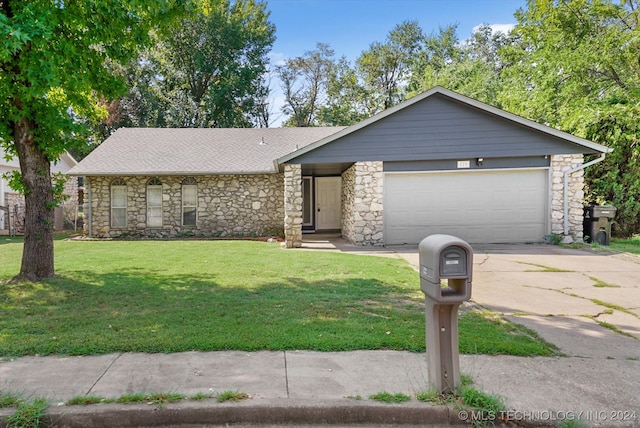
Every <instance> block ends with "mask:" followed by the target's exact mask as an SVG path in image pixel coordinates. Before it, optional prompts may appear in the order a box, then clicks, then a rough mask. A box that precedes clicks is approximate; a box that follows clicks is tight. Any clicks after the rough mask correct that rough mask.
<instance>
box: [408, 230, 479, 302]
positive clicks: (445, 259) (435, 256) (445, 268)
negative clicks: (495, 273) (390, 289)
mask: <svg viewBox="0 0 640 428" xmlns="http://www.w3.org/2000/svg"><path fill="white" fill-rule="evenodd" d="M419 253H420V288H421V289H422V292H423V293H425V294H426V295H427V296H428V297H431V298H432V299H434V300H436V301H438V302H446V303H455V302H458V303H461V302H464V301H465V300H469V299H470V298H471V273H472V269H473V249H472V248H471V246H470V245H469V244H467V243H466V242H465V241H463V240H462V239H460V238H456V237H455V236H451V235H430V236H428V237H426V238H425V239H423V240H422V241H421V242H420V246H419ZM445 281H446V283H445Z"/></svg>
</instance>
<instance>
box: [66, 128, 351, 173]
mask: <svg viewBox="0 0 640 428" xmlns="http://www.w3.org/2000/svg"><path fill="white" fill-rule="evenodd" d="M342 129H344V127H318V128H206V129H205V128H198V129H192V128H179V129H176V128H121V129H119V130H117V131H116V132H115V133H114V134H113V135H112V136H110V137H109V138H107V139H106V140H105V141H104V142H103V143H102V144H101V145H100V146H98V147H97V148H96V149H95V150H94V151H93V152H91V153H90V154H89V155H88V156H87V157H86V158H84V159H83V160H82V161H80V162H79V163H78V165H76V166H75V167H74V168H72V169H71V171H69V174H71V175H202V174H261V173H275V172H276V170H275V166H274V160H276V159H278V158H279V157H282V156H285V155H287V154H289V153H291V152H294V151H296V150H298V149H300V148H302V147H304V146H306V145H308V144H311V143H313V142H315V141H318V140H321V139H323V138H325V137H327V136H329V135H331V134H334V133H336V132H339V131H341V130H342ZM263 141H264V144H262V142H263Z"/></svg>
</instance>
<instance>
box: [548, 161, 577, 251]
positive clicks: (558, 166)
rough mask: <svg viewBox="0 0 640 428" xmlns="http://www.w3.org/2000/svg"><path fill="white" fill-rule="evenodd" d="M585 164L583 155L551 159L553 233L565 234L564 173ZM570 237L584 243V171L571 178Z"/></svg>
mask: <svg viewBox="0 0 640 428" xmlns="http://www.w3.org/2000/svg"><path fill="white" fill-rule="evenodd" d="M582 163H583V156H582V155H553V156H552V157H551V232H552V233H557V234H558V235H562V234H563V233H564V173H565V171H569V170H570V169H573V168H575V167H577V166H578V165H580V164H582ZM568 184H569V186H568V187H569V188H568V189H567V190H568V192H567V197H568V198H569V218H568V220H569V236H571V238H572V239H574V240H576V241H578V242H582V239H583V233H582V221H583V210H582V207H583V204H584V170H579V171H576V172H574V173H573V174H571V175H570V176H569V183H568Z"/></svg>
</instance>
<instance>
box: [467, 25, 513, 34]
mask: <svg viewBox="0 0 640 428" xmlns="http://www.w3.org/2000/svg"><path fill="white" fill-rule="evenodd" d="M515 26H516V24H489V27H491V30H493V32H494V33H504V34H509V31H511V30H513V27H515ZM480 27H481V26H480V25H476V26H475V27H473V32H474V33H475V32H476V31H478V29H479V28H480Z"/></svg>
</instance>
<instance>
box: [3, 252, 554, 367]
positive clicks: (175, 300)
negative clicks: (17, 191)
mask: <svg viewBox="0 0 640 428" xmlns="http://www.w3.org/2000/svg"><path fill="white" fill-rule="evenodd" d="M4 242H8V243H4ZM0 243H2V245H0V259H1V260H2V263H0V280H2V279H8V278H10V277H11V275H12V272H14V271H15V269H17V266H19V264H20V248H21V243H20V242H19V240H8V241H4V240H2V241H0ZM55 244H56V248H55V254H56V257H57V259H56V263H57V265H58V274H57V278H55V279H52V280H47V281H40V282H34V283H30V282H16V283H12V284H6V285H3V286H0V312H2V314H3V316H2V317H0V331H2V340H1V341H0V356H13V355H16V356H17V355H33V354H41V355H51V354H70V355H88V354H103V353H109V352H119V351H125V352H181V351H188V350H201V351H212V350H231V349H235V350H288V349H310V350H318V351H344V350H357V349H395V350H409V351H414V352H424V349H425V340H424V334H425V325H424V295H423V294H422V292H420V288H419V285H418V283H419V281H418V279H419V278H418V276H417V273H416V272H415V271H414V270H413V269H411V268H410V267H409V266H408V265H407V263H406V262H404V261H402V260H396V259H387V258H379V257H373V256H359V255H353V254H338V253H324V252H309V251H282V250H281V249H280V247H279V246H278V245H277V244H276V245H274V244H269V243H263V242H250V241H200V240H198V241H189V240H177V241H106V242H104V241H103V242H96V241H75V240H61V241H55ZM167 254H171V257H169V258H167V257H166V255H167ZM249 315H250V316H249ZM459 331H460V334H459V335H460V351H461V352H462V353H481V354H512V355H528V356H529V355H552V354H553V352H554V351H553V349H552V348H551V347H550V345H548V344H546V343H545V342H544V341H541V340H540V339H539V338H537V337H535V336H534V335H533V334H532V333H531V332H530V331H528V330H524V329H520V328H519V327H518V326H517V325H514V324H512V323H509V322H507V321H505V320H504V319H502V318H501V317H499V316H497V315H493V314H486V313H481V312H477V311H474V310H471V311H467V312H464V313H462V314H461V316H460V320H459Z"/></svg>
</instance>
